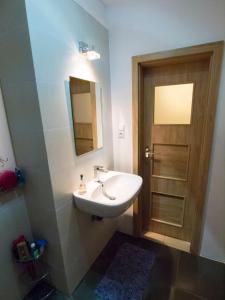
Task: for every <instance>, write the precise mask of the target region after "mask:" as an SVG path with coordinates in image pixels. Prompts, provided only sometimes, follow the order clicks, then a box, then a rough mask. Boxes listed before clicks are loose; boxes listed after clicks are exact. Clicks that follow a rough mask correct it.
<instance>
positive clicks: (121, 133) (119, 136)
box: [118, 124, 125, 139]
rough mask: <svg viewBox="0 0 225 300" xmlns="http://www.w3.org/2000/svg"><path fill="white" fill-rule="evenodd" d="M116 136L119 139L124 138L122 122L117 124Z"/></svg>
mask: <svg viewBox="0 0 225 300" xmlns="http://www.w3.org/2000/svg"><path fill="white" fill-rule="evenodd" d="M118 138H119V139H124V138H125V125H124V124H120V125H119V129H118Z"/></svg>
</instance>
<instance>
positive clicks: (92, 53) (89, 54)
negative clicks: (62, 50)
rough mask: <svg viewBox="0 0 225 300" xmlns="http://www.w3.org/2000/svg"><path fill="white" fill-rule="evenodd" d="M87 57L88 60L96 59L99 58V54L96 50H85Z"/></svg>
mask: <svg viewBox="0 0 225 300" xmlns="http://www.w3.org/2000/svg"><path fill="white" fill-rule="evenodd" d="M87 58H88V59H89V60H96V59H100V58H101V55H100V54H99V53H98V52H96V51H94V50H91V51H88V52H87Z"/></svg>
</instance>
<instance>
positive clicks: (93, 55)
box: [79, 41, 101, 60]
mask: <svg viewBox="0 0 225 300" xmlns="http://www.w3.org/2000/svg"><path fill="white" fill-rule="evenodd" d="M79 51H80V53H82V54H83V55H84V56H86V57H87V59H88V60H96V59H100V58H101V55H100V54H99V53H98V52H96V51H95V50H94V46H92V47H91V48H90V47H89V46H88V44H87V43H84V42H82V41H80V42H79Z"/></svg>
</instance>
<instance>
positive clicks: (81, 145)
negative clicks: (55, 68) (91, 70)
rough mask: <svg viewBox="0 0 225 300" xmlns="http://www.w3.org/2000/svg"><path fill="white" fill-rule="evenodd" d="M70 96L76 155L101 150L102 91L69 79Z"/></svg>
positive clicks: (88, 84)
mask: <svg viewBox="0 0 225 300" xmlns="http://www.w3.org/2000/svg"><path fill="white" fill-rule="evenodd" d="M70 95H71V104H72V114H73V127H74V139H75V149H76V154H77V155H82V154H84V153H87V152H90V151H93V150H96V149H99V148H101V147H102V146H103V141H102V99H101V98H102V90H101V88H100V86H99V84H97V83H95V82H91V81H87V80H83V79H79V78H74V77H70Z"/></svg>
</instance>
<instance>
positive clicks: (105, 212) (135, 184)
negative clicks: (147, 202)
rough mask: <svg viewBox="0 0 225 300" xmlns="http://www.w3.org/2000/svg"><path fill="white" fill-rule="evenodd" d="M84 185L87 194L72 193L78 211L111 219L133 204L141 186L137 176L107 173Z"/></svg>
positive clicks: (140, 179)
mask: <svg viewBox="0 0 225 300" xmlns="http://www.w3.org/2000/svg"><path fill="white" fill-rule="evenodd" d="M98 179H99V182H97V178H95V179H94V180H91V181H89V182H88V183H87V184H86V187H87V192H86V193H85V194H83V195H79V193H78V190H77V191H75V192H74V193H73V196H74V201H75V203H76V206H77V208H78V209H80V210H81V211H83V212H86V213H88V214H90V215H95V216H99V217H104V218H113V217H117V216H119V215H121V214H122V213H123V212H125V211H126V210H127V209H128V208H129V207H130V206H131V205H132V203H133V202H134V200H135V197H136V196H137V194H138V193H139V191H140V188H141V186H142V178H141V177H140V176H138V175H133V174H128V173H121V172H115V171H108V172H107V173H102V174H101V176H99V177H98Z"/></svg>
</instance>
